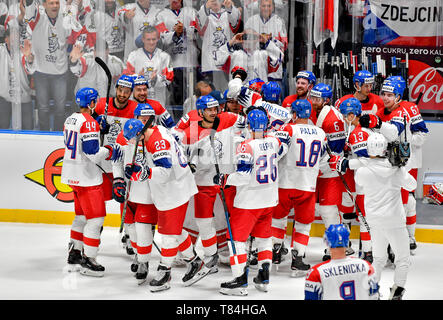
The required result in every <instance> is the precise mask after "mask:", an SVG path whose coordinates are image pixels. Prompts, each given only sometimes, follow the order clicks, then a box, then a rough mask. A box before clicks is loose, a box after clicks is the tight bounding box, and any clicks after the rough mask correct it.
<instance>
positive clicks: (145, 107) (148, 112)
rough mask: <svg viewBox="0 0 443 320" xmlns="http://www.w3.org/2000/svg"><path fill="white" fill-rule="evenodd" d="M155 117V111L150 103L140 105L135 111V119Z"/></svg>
mask: <svg viewBox="0 0 443 320" xmlns="http://www.w3.org/2000/svg"><path fill="white" fill-rule="evenodd" d="M138 116H155V111H154V109H153V108H152V106H151V105H150V104H149V103H139V104H138V105H137V108H135V110H134V117H136V118H137V117H138Z"/></svg>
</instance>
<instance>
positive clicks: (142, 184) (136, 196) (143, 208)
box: [112, 103, 157, 284]
mask: <svg viewBox="0 0 443 320" xmlns="http://www.w3.org/2000/svg"><path fill="white" fill-rule="evenodd" d="M134 116H135V118H136V119H129V120H128V121H126V123H125V125H124V127H123V131H122V132H121V133H120V134H119V135H118V137H117V140H116V142H115V144H114V152H115V153H116V156H115V157H114V159H113V161H112V162H113V164H112V171H113V175H114V181H115V184H116V185H117V184H118V185H119V188H120V190H121V191H122V192H121V193H120V194H119V196H120V197H121V205H122V207H123V206H124V204H123V202H124V201H125V195H126V192H128V193H129V194H128V198H127V204H126V205H127V206H126V213H125V217H126V215H131V218H132V219H131V221H134V228H128V229H134V230H132V232H131V234H130V240H131V242H132V247H133V248H134V249H135V251H136V256H135V259H134V263H133V264H132V265H131V269H132V271H134V272H136V274H135V278H136V279H137V280H138V283H139V284H142V283H144V282H145V281H146V278H147V276H148V272H149V261H150V258H151V251H152V243H153V232H152V228H153V227H155V225H156V224H157V209H156V207H155V206H154V204H153V200H152V196H151V190H150V186H149V183H148V181H147V172H146V171H145V170H144V168H145V167H146V154H145V152H146V149H145V148H144V147H143V143H144V141H143V137H142V138H141V139H140V142H139V145H138V146H137V147H135V145H134V143H135V141H134V139H132V140H131V139H127V137H130V136H133V135H134V134H133V131H135V132H138V131H141V129H142V128H143V126H144V125H145V124H146V122H147V121H148V120H149V118H150V117H155V112H154V109H153V108H152V107H151V106H150V105H149V104H146V103H140V104H138V105H137V108H136V109H135V111H134ZM137 119H138V120H140V121H141V122H140V121H138V120H137ZM135 148H137V150H135ZM134 154H135V155H136V156H135V159H134V160H135V162H134V163H133V162H132V160H133V157H134ZM131 166H134V168H135V169H134V170H138V173H137V174H138V176H137V179H134V178H133V179H131V178H132V177H131V176H129V177H126V179H127V180H129V179H131V180H133V181H131V188H130V189H129V190H127V186H128V183H127V182H126V181H125V169H126V168H127V167H128V169H127V170H130V167H131ZM119 202H120V201H119Z"/></svg>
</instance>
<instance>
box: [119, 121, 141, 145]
mask: <svg viewBox="0 0 443 320" xmlns="http://www.w3.org/2000/svg"><path fill="white" fill-rule="evenodd" d="M143 127H144V125H143V122H141V121H140V120H138V119H129V120H127V121H126V123H125V125H124V127H123V136H124V137H125V138H126V139H127V140H131V139H132V138H134V137H135V136H137V134H138V133H139V132H140V131H142V129H143Z"/></svg>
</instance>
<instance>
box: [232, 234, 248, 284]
mask: <svg viewBox="0 0 443 320" xmlns="http://www.w3.org/2000/svg"><path fill="white" fill-rule="evenodd" d="M228 246H229V252H230V256H231V257H230V264H231V271H232V275H233V276H234V278H237V277H239V276H241V275H242V274H243V271H244V268H245V266H246V261H247V260H248V256H247V254H246V244H245V243H244V242H238V241H234V246H235V250H236V255H235V256H234V250H233V249H232V244H231V241H229V242H228Z"/></svg>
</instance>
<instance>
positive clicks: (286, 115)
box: [261, 81, 291, 131]
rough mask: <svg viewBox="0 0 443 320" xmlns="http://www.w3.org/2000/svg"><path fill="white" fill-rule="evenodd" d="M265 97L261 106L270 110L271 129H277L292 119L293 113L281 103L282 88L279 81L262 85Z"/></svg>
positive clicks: (262, 93)
mask: <svg viewBox="0 0 443 320" xmlns="http://www.w3.org/2000/svg"><path fill="white" fill-rule="evenodd" d="M261 95H262V97H263V100H262V103H261V106H262V107H263V108H265V110H266V111H267V112H268V117H269V130H271V131H277V130H278V129H280V128H281V127H282V126H283V125H284V124H285V123H287V122H288V121H289V120H291V114H290V112H289V110H288V109H287V108H283V107H282V106H281V105H280V104H279V103H280V98H281V88H280V85H279V84H278V83H277V82H274V81H269V82H267V83H265V84H264V85H263V86H262V87H261Z"/></svg>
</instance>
